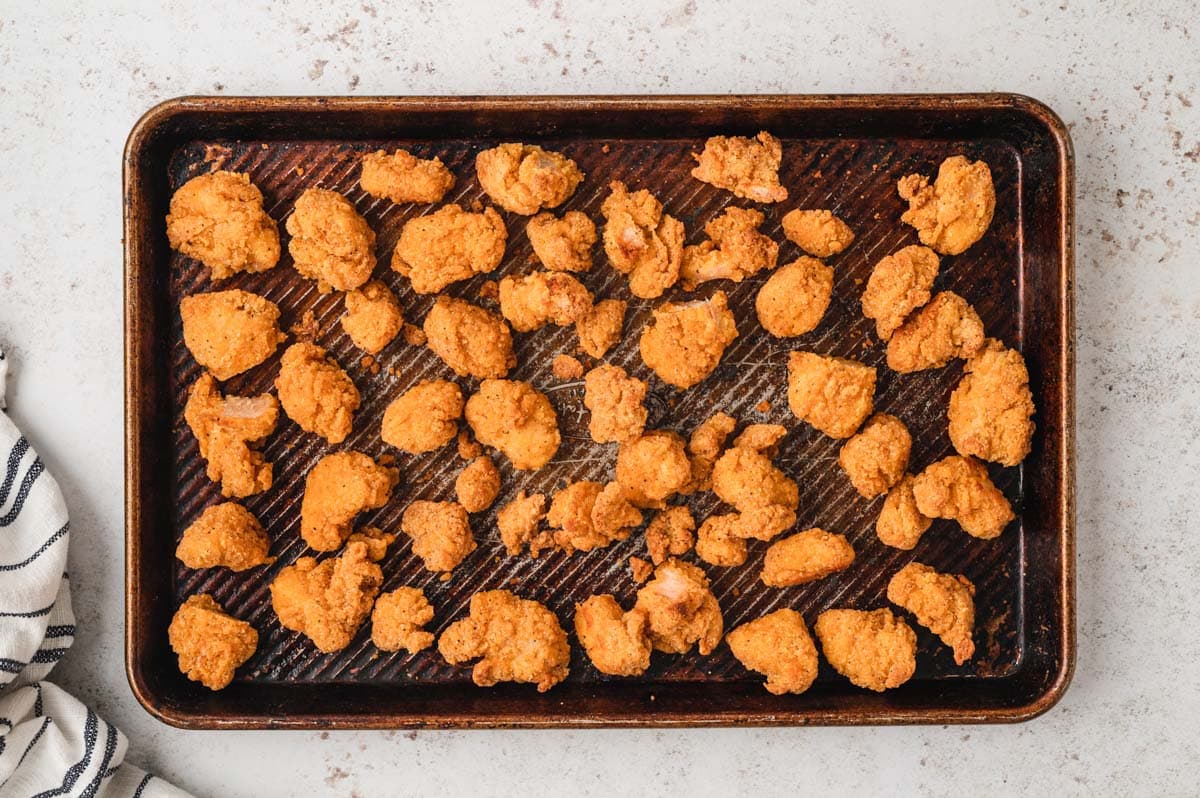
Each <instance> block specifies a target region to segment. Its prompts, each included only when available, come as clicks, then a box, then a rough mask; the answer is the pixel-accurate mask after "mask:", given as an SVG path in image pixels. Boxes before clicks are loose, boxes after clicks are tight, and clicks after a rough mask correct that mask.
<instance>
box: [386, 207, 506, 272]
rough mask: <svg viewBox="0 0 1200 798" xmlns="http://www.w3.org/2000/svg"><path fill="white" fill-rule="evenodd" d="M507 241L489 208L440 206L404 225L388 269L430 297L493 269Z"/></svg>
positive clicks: (503, 231)
mask: <svg viewBox="0 0 1200 798" xmlns="http://www.w3.org/2000/svg"><path fill="white" fill-rule="evenodd" d="M507 241H508V230H506V229H505V227H504V220H503V219H501V218H500V214H498V213H496V209H495V208H484V209H483V211H482V212H481V213H468V212H467V211H465V210H463V208H462V206H461V205H443V206H442V207H440V208H438V209H437V210H436V211H434V212H433V213H429V214H425V215H424V216H418V217H416V218H414V219H409V220H408V221H407V222H405V223H404V228H403V229H402V230H401V231H400V239H399V240H398V241H397V242H396V249H395V251H394V252H393V253H392V270H393V271H396V272H399V273H400V274H402V275H404V276H405V277H407V278H408V279H409V280H410V281H411V282H412V287H413V290H414V291H416V292H417V293H418V294H436V293H437V292H438V291H441V290H442V289H443V288H445V287H446V286H448V285H450V284H451V283H457V282H459V281H460V280H467V279H470V278H471V277H474V276H475V275H477V274H486V273H487V272H490V271H491V270H492V269H495V268H496V267H497V266H499V265H500V261H501V260H502V259H503V258H504V245H505V244H506V243H507Z"/></svg>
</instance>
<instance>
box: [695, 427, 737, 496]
mask: <svg viewBox="0 0 1200 798" xmlns="http://www.w3.org/2000/svg"><path fill="white" fill-rule="evenodd" d="M736 426H737V421H736V420H734V418H733V416H730V415H728V414H726V413H722V412H720V411H718V412H716V413H714V414H713V415H712V416H711V417H709V418H708V419H706V420H705V421H704V422H703V423H701V424H700V426H698V427H696V429H695V430H693V431H692V437H691V439H690V440H688V446H687V448H688V459H689V460H690V461H691V464H692V483H691V485H690V486H689V487H688V491H687V492H689V493H694V492H696V491H701V490H709V489H711V488H712V469H713V466H714V465H715V464H716V462H717V458H718V457H720V456H721V451H722V450H723V449H724V448H725V439H726V438H728V437H729V435H730V434H731V433H732V432H733V428H734V427H736Z"/></svg>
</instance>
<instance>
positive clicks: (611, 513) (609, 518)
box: [592, 482, 642, 540]
mask: <svg viewBox="0 0 1200 798" xmlns="http://www.w3.org/2000/svg"><path fill="white" fill-rule="evenodd" d="M641 524H642V511H641V510H639V509H638V508H637V507H634V506H633V504H632V503H631V502H630V501H629V500H628V499H626V498H625V491H624V490H623V489H622V488H621V485H620V484H619V483H616V482H609V483H608V484H606V485H605V486H604V488H603V490H601V491H600V494H599V495H598V496H597V497H596V503H595V504H593V505H592V526H593V527H595V528H596V531H597V532H599V533H601V534H603V535H608V536H610V537H615V538H616V539H617V540H624V539H625V538H626V537H628V536H629V533H630V532H631V531H632V530H633V529H634V527H638V526H641Z"/></svg>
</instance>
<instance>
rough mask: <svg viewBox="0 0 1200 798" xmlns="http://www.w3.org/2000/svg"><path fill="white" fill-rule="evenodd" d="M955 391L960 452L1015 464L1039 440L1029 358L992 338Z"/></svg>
mask: <svg viewBox="0 0 1200 798" xmlns="http://www.w3.org/2000/svg"><path fill="white" fill-rule="evenodd" d="M963 370H964V371H965V372H966V373H965V374H964V375H963V378H962V380H961V381H960V382H959V383H958V387H956V388H955V389H954V393H952V394H950V410H949V412H948V413H947V416H948V418H949V420H950V441H951V442H952V443H953V444H954V448H955V450H956V451H957V452H958V453H959V454H963V455H974V456H975V457H978V458H981V459H983V460H991V461H992V462H995V463H1000V464H1001V465H1005V466H1015V465H1017V464H1018V463H1020V462H1021V461H1022V460H1024V459H1025V456H1026V455H1027V454H1029V448H1030V446H1031V444H1032V440H1033V430H1034V424H1033V419H1032V416H1033V413H1034V408H1033V394H1032V393H1030V391H1029V370H1028V369H1027V368H1026V367H1025V358H1023V357H1022V356H1021V353H1020V352H1018V351H1016V350H1015V349H1008V348H1007V347H1005V346H1004V344H1003V343H1001V342H1000V341H997V340H995V339H994V338H993V339H988V341H987V343H986V344H985V345H984V347H983V348H982V349H981V350H979V352H978V353H976V354H975V356H974V357H972V358H971V359H969V360H968V361H967V362H966V365H965V366H964V369H963Z"/></svg>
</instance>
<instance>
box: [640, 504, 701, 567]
mask: <svg viewBox="0 0 1200 798" xmlns="http://www.w3.org/2000/svg"><path fill="white" fill-rule="evenodd" d="M695 543H696V519H694V518H693V517H692V511H691V510H689V509H688V508H687V507H686V506H685V505H681V506H678V507H667V508H665V509H663V510H660V511H659V512H658V513H656V514H655V516H654V518H652V519H651V520H650V524H649V526H647V527H646V550H647V551H648V552H649V553H650V561H651V562H652V563H654V564H655V565H662V564H663V563H664V562H666V561H667V558H668V557H678V556H680V555H683V554H687V553H688V551H689V550H691V548H692V546H694V545H695Z"/></svg>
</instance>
